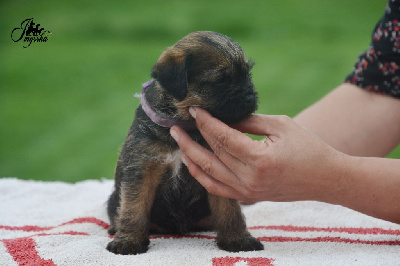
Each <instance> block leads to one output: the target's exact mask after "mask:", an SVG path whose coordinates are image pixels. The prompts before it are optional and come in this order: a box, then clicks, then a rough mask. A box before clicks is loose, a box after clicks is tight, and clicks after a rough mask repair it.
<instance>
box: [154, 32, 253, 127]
mask: <svg viewBox="0 0 400 266" xmlns="http://www.w3.org/2000/svg"><path fill="white" fill-rule="evenodd" d="M251 67H252V64H251V63H250V62H249V60H247V59H246V57H245V55H244V52H243V50H242V49H241V48H240V46H239V45H238V44H237V43H236V42H234V41H232V40H231V39H229V38H228V37H226V36H225V35H222V34H219V33H216V32H208V31H204V32H193V33H191V34H189V35H187V36H186V37H184V38H183V39H181V40H180V41H178V42H177V43H176V44H175V45H174V46H172V47H169V48H167V49H166V50H165V51H164V52H163V53H162V54H161V56H160V58H159V59H158V61H157V63H156V64H155V65H154V67H153V69H152V74H151V75H152V77H153V78H154V79H155V80H156V86H159V87H160V89H161V90H163V91H165V92H166V94H167V95H169V96H172V100H171V104H172V105H173V106H172V107H173V109H174V110H175V114H174V115H175V116H178V117H180V118H181V119H183V120H190V119H191V116H190V114H189V112H188V109H189V107H190V106H200V107H202V108H204V109H205V110H207V111H209V112H210V113H211V114H212V115H213V116H215V117H216V118H218V119H220V120H221V121H223V122H225V123H233V122H238V121H240V120H241V119H243V118H245V117H246V116H248V115H250V114H251V113H253V112H254V111H255V110H256V109H257V95H256V92H255V91H254V86H253V83H252V80H251V76H250V70H251Z"/></svg>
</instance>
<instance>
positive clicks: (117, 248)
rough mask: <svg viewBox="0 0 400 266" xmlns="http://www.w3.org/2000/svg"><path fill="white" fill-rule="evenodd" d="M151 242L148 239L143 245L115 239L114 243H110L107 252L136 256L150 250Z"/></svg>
mask: <svg viewBox="0 0 400 266" xmlns="http://www.w3.org/2000/svg"><path fill="white" fill-rule="evenodd" d="M149 244H150V241H149V240H148V239H146V240H145V241H143V242H141V243H134V242H131V241H127V240H122V239H118V238H115V239H114V240H113V241H111V242H110V243H108V245H107V250H108V251H110V252H112V253H115V254H121V255H136V254H140V253H145V252H146V251H147V250H148V249H149Z"/></svg>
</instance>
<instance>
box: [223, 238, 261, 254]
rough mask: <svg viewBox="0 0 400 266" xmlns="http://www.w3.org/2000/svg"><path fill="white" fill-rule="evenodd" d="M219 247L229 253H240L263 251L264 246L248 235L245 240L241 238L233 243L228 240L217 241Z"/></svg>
mask: <svg viewBox="0 0 400 266" xmlns="http://www.w3.org/2000/svg"><path fill="white" fill-rule="evenodd" d="M217 245H218V247H219V248H220V249H223V250H226V251H229V252H239V251H253V250H263V249H264V246H263V244H261V242H260V241H258V239H257V238H255V237H252V236H251V235H246V236H245V237H244V238H239V239H236V240H233V241H227V240H217Z"/></svg>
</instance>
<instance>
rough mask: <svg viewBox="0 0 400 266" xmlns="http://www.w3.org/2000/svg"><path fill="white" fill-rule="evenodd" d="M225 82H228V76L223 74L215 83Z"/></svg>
mask: <svg viewBox="0 0 400 266" xmlns="http://www.w3.org/2000/svg"><path fill="white" fill-rule="evenodd" d="M227 82H228V78H227V77H226V76H225V75H223V76H222V77H220V78H219V79H218V80H217V81H216V82H215V83H216V84H219V85H223V84H226V83H227Z"/></svg>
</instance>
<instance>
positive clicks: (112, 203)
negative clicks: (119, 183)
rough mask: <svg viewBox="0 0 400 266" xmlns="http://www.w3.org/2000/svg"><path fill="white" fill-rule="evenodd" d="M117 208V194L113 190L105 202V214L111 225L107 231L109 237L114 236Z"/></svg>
mask: <svg viewBox="0 0 400 266" xmlns="http://www.w3.org/2000/svg"><path fill="white" fill-rule="evenodd" d="M118 208H119V195H118V192H117V191H116V190H114V192H113V193H112V194H111V196H110V198H109V199H108V202H107V213H108V217H109V218H110V223H111V225H110V228H109V229H108V233H109V234H110V235H115V233H116V229H115V228H116V226H115V222H116V219H117V217H118V213H117V211H118Z"/></svg>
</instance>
